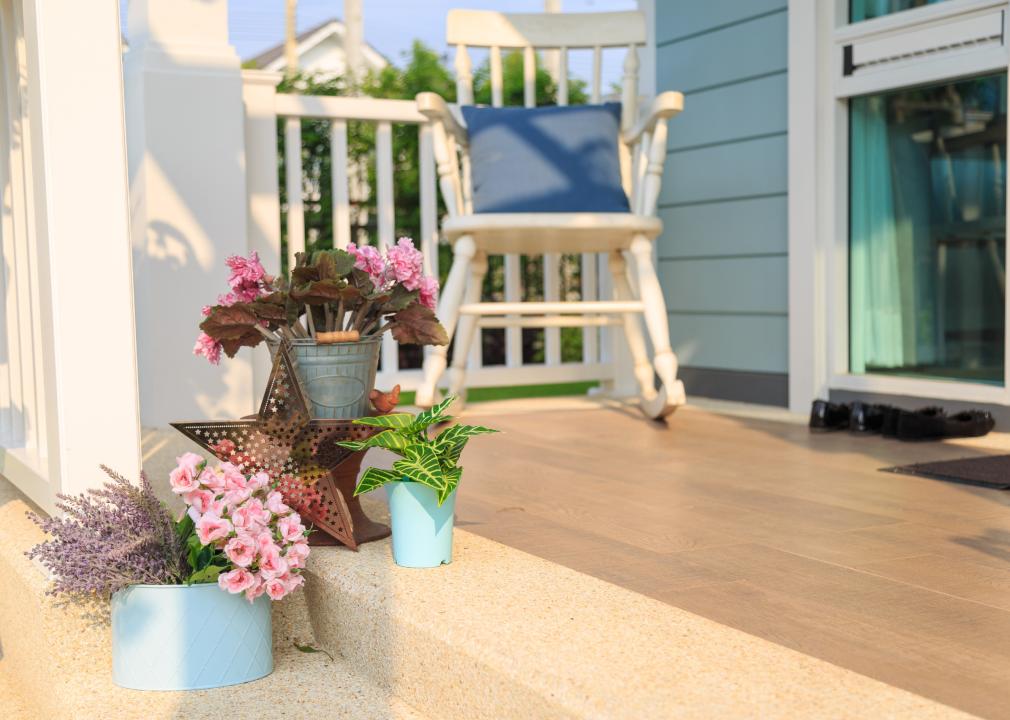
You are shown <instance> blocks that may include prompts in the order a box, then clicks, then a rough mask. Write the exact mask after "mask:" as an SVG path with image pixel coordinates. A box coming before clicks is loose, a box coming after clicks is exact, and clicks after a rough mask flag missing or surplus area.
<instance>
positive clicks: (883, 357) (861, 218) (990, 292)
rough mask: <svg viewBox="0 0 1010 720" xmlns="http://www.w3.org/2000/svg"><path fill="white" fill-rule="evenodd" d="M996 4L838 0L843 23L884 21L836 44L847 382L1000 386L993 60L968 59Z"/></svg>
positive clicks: (1003, 130)
mask: <svg viewBox="0 0 1010 720" xmlns="http://www.w3.org/2000/svg"><path fill="white" fill-rule="evenodd" d="M947 2H950V5H947V7H946V8H940V9H939V11H940V12H947V11H948V9H949V14H948V15H940V14H939V13H938V11H937V8H936V7H934V8H930V9H921V10H916V9H915V8H918V7H919V6H927V5H932V6H940V5H945V4H946V3H947ZM998 6H999V4H998V3H985V2H981V1H980V2H977V3H974V4H972V3H968V2H965V0H960V2H955V0H939V1H937V0H934V2H927V1H926V0H850V2H849V7H848V10H849V13H848V14H849V17H850V19H851V23H852V24H851V25H850V26H849V28H854V29H856V30H858V28H859V27H860V26H859V23H860V22H861V21H863V20H871V19H873V18H882V17H884V16H888V17H887V19H886V20H884V21H881V20H879V19H878V20H876V21H874V23H870V25H869V27H873V26H874V24H876V25H880V23H881V22H884V23H886V24H887V25H886V27H885V28H884V29H883V31H881V33H880V35H879V37H878V36H874V35H869V36H868V37H867V38H866V39H865V40H864V39H863V38H860V37H858V35H856V34H855V32H854V31H850V34H851V35H852V36H853V37H854V38H856V40H855V41H854V42H852V43H851V44H849V45H848V46H847V47H843V51H844V53H845V63H844V69H843V78H842V85H843V87H844V86H845V83H848V87H851V88H853V92H852V93H851V94H850V95H848V96H847V98H846V99H847V103H848V105H847V114H848V138H847V139H848V167H847V171H848V178H847V183H846V186H847V187H846V190H847V194H848V264H847V270H848V278H847V297H848V308H847V310H848V373H849V374H850V375H875V376H885V377H887V376H890V377H895V376H897V377H904V378H922V379H945V380H957V381H962V382H970V383H981V384H993V385H1003V384H1004V382H1005V380H1006V378H1005V377H1004V367H1005V365H1006V361H1005V337H1006V321H1005V318H1006V314H1007V313H1006V217H1007V207H1006V176H1007V171H1006V159H1007V153H1006V150H1007V73H1006V60H1005V50H1003V52H1004V55H1003V56H1002V58H1003V59H1002V60H999V62H1001V63H1002V67H1001V68H998V69H997V68H992V69H989V68H990V66H991V65H992V64H993V61H992V57H993V56H992V55H991V54H989V55H982V54H978V53H980V52H981V51H982V50H984V51H985V52H990V51H991V50H992V48H991V47H989V46H988V45H994V44H997V43H999V44H1001V43H1002V27H1003V22H1004V19H1003V16H1002V12H1003V10H1001V9H999V7H998ZM961 7H967V12H965V13H960V14H958V13H955V12H953V11H954V10H957V9H959V8H961ZM923 13H931V14H930V15H924V14H923ZM934 16H935V17H934ZM906 17H907V18H909V20H908V23H909V25H908V29H907V31H905V28H904V27H903V22H904V18H906ZM997 25H998V27H997ZM902 31H905V32H904V34H902ZM959 33H960V36H959V35H958V34H959ZM961 36H963V40H962V39H961ZM958 43H960V44H958ZM986 43H988V45H986ZM951 47H953V48H954V49H955V51H956V52H954V53H952V52H950V48H951ZM934 48H939V49H934ZM902 51H904V52H905V55H904V56H902V55H900V53H901V52H902ZM973 52H976V54H975V55H972V54H971V53H973ZM889 53H890V55H889ZM938 53H947V55H946V56H945V57H938ZM938 59H939V60H945V61H946V64H943V63H938V62H937V60H938ZM975 67H977V68H978V70H976V71H975V72H972V69H973V68H975ZM920 68H921V72H919V69H920ZM961 68H963V70H962V69H961ZM945 75H951V77H944V76H945ZM869 88H872V91H869V92H866V91H863V92H860V90H866V89H869Z"/></svg>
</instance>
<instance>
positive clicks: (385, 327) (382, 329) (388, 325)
mask: <svg viewBox="0 0 1010 720" xmlns="http://www.w3.org/2000/svg"><path fill="white" fill-rule="evenodd" d="M394 325H396V320H390V321H389V322H388V323H386V324H385V325H383V326H382V327H380V328H379V329H378V330H376V331H375V334H376V335H382V333H384V332H386V331H387V330H389V329H390V328H392V327H393V326H394Z"/></svg>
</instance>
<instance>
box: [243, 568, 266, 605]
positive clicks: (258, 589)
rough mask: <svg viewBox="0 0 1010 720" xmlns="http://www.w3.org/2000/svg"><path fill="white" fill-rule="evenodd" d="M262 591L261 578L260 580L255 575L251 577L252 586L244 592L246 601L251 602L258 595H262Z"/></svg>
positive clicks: (257, 575)
mask: <svg viewBox="0 0 1010 720" xmlns="http://www.w3.org/2000/svg"><path fill="white" fill-rule="evenodd" d="M264 590H265V588H264V587H263V578H261V577H260V576H259V574H258V573H257V574H256V575H254V576H253V584H252V585H250V586H249V588H248V589H247V590H246V591H245V596H246V599H247V600H249V602H252V601H253V600H255V599H256V598H258V597H259V596H260V595H262V594H263V591H264Z"/></svg>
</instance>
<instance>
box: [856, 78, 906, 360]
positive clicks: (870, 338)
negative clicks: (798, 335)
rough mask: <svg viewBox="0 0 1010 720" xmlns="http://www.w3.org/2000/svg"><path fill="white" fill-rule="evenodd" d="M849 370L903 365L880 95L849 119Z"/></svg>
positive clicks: (895, 229) (895, 231) (859, 104)
mask: <svg viewBox="0 0 1010 720" xmlns="http://www.w3.org/2000/svg"><path fill="white" fill-rule="evenodd" d="M850 132H851V141H850V153H851V155H850V157H851V161H850V187H851V192H850V196H851V198H852V199H851V202H850V204H851V212H850V217H849V223H850V227H849V236H850V243H849V278H850V284H849V303H850V310H849V340H850V357H851V363H850V368H849V371H850V372H854V373H863V372H866V365H867V362H869V363H870V364H871V365H877V366H884V367H896V366H901V365H904V364H905V352H904V345H903V343H902V303H901V292H900V287H899V284H898V283H897V282H895V279H896V278H897V277H898V275H899V251H898V250H899V248H898V245H899V238H898V235H899V232H900V228H899V224H898V223H895V207H894V188H893V181H892V176H891V153H890V143H889V142H888V126H887V116H886V105H885V101H884V98H883V97H881V96H872V97H864V98H856V99H854V100H853V101H852V114H851V120H850Z"/></svg>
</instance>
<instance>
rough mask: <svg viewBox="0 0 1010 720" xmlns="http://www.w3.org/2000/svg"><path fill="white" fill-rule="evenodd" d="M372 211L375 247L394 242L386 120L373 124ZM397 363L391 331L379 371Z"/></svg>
mask: <svg viewBox="0 0 1010 720" xmlns="http://www.w3.org/2000/svg"><path fill="white" fill-rule="evenodd" d="M375 184H376V185H377V187H376V196H375V204H376V212H377V213H378V216H379V217H378V219H379V238H378V247H379V250H388V249H389V248H391V247H393V245H394V244H395V243H396V206H395V205H394V202H395V198H394V197H393V128H392V125H391V124H390V123H389V122H388V121H381V122H379V123H378V124H377V125H376V127H375ZM399 367H400V357H399V350H398V348H397V345H396V341H395V340H394V339H393V335H392V333H388V332H387V333H384V334H383V336H382V371H383V372H386V373H391V372H396V371H397V370H398V369H399Z"/></svg>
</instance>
